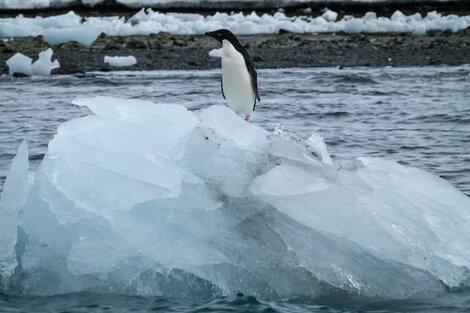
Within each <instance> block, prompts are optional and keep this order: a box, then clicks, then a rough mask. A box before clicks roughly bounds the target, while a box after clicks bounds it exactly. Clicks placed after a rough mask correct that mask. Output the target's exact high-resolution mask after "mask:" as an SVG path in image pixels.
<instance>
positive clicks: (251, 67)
mask: <svg viewBox="0 0 470 313" xmlns="http://www.w3.org/2000/svg"><path fill="white" fill-rule="evenodd" d="M244 54H246V56H245V55H244V56H245V65H246V68H247V70H248V73H250V78H251V86H252V87H253V92H254V93H255V101H254V103H253V111H254V110H255V108H256V99H258V101H261V100H260V98H259V92H258V74H257V73H256V70H255V66H254V65H253V62H252V61H251V59H250V56H249V55H248V53H247V52H246V51H244Z"/></svg>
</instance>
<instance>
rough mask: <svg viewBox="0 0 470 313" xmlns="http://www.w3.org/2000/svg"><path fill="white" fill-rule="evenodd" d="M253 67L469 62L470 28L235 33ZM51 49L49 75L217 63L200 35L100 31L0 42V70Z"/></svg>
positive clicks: (210, 46) (212, 65)
mask: <svg viewBox="0 0 470 313" xmlns="http://www.w3.org/2000/svg"><path fill="white" fill-rule="evenodd" d="M239 39H240V41H241V42H242V43H243V44H244V45H245V47H246V48H247V50H248V52H249V53H250V55H251V56H252V58H253V59H254V62H255V65H256V67H257V68H286V67H331V66H334V67H356V66H371V67H383V66H396V67H403V66H426V65H461V64H470V29H466V30H464V31H461V32H458V33H447V32H436V33H431V34H428V35H426V36H413V35H410V34H360V35H351V34H292V33H285V32H281V33H280V34H275V35H251V36H240V37H239ZM49 47H50V48H52V49H53V50H54V58H57V59H58V60H59V62H60V64H61V68H60V69H57V70H54V72H53V73H54V74H73V73H84V72H90V71H111V70H116V69H117V68H112V67H110V66H109V65H107V64H105V63H104V62H103V59H104V56H105V55H109V56H127V55H133V56H135V57H136V59H137V64H136V65H133V66H131V67H128V68H119V69H120V70H123V69H124V70H177V69H178V70H190V69H209V68H218V67H220V61H219V60H218V59H216V58H211V57H209V56H208V52H209V51H210V50H211V49H214V48H219V44H218V43H217V42H216V41H214V40H212V39H211V38H208V37H205V36H175V35H170V34H167V33H159V34H152V35H150V36H130V37H108V36H106V35H104V34H102V35H101V36H100V37H98V39H97V40H96V41H95V42H94V43H93V44H92V45H91V46H90V47H86V46H83V45H81V44H79V43H76V42H69V43H65V44H61V45H49V44H47V43H46V42H44V40H43V39H42V37H40V36H38V37H35V38H15V39H13V40H9V41H1V40H0V74H6V73H8V68H7V66H6V64H5V61H6V60H7V59H8V58H10V57H11V56H12V55H13V54H15V53H16V52H21V53H23V54H25V55H27V56H29V57H31V58H33V59H36V58H37V54H38V52H40V51H43V50H45V49H47V48H49Z"/></svg>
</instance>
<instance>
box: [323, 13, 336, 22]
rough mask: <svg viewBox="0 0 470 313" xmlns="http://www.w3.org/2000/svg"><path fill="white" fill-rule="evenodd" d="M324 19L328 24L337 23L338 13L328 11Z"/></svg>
mask: <svg viewBox="0 0 470 313" xmlns="http://www.w3.org/2000/svg"><path fill="white" fill-rule="evenodd" d="M322 17H323V18H324V19H325V20H327V21H328V22H335V21H336V19H337V18H338V13H336V12H335V11H331V10H326V12H325V13H323V14H322Z"/></svg>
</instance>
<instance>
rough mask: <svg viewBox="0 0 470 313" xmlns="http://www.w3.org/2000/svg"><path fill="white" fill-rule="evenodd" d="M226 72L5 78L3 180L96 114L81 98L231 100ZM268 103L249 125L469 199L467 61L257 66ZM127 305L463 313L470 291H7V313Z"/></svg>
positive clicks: (200, 104) (3, 301)
mask: <svg viewBox="0 0 470 313" xmlns="http://www.w3.org/2000/svg"><path fill="white" fill-rule="evenodd" d="M219 80H220V72H219V71H159V72H116V73H106V74H104V73H92V74H87V75H80V76H54V77H51V78H35V77H33V78H26V79H16V78H11V77H8V76H3V77H1V78H0V176H1V181H2V183H3V181H4V178H5V175H6V172H7V170H8V166H9V163H10V161H11V159H12V157H13V156H14V154H15V153H16V149H17V148H18V146H19V143H20V141H21V140H22V139H26V140H28V142H29V145H30V160H31V162H32V164H33V167H34V166H35V165H37V164H38V163H39V162H40V160H41V159H42V157H43V155H44V153H45V151H46V150H47V143H48V142H49V140H50V139H51V138H52V137H53V136H54V134H55V132H56V128H57V125H58V124H59V123H61V122H64V121H66V120H70V119H72V118H74V117H78V116H83V115H87V114H89V113H90V112H89V111H88V110H87V109H85V108H83V107H75V106H73V105H72V104H71V103H70V101H71V100H72V99H74V98H75V97H80V96H84V95H86V96H92V95H113V96H120V97H127V98H140V99H149V100H152V101H154V102H160V103H175V104H180V105H184V106H186V107H188V108H189V109H191V110H193V109H194V110H196V109H200V108H204V107H207V106H209V105H212V104H219V103H224V100H223V98H222V95H221V91H220V81H219ZM259 88H260V96H261V103H259V104H258V105H257V110H256V112H255V115H254V118H253V123H255V124H258V125H260V126H262V127H264V128H267V129H273V128H274V127H283V128H284V129H286V130H289V131H291V132H295V133H296V134H297V135H299V136H301V137H308V136H309V135H310V134H311V132H312V131H316V132H318V133H320V134H321V135H322V136H323V137H324V138H325V141H326V143H327V145H328V148H329V151H330V153H331V154H332V157H333V158H334V159H346V158H351V157H354V156H366V155H368V156H380V157H383V158H388V159H392V160H396V161H398V162H400V163H402V164H406V165H411V166H415V167H418V168H422V169H425V170H427V171H430V172H432V173H434V174H437V175H439V176H441V177H443V178H445V179H447V180H448V181H449V182H451V183H452V184H453V185H455V186H456V187H457V188H459V189H460V190H462V191H463V192H464V193H466V194H467V195H470V115H469V113H470V101H469V99H470V67H469V66H462V67H428V68H397V69H395V68H383V69H282V70H261V71H259ZM2 310H5V312H10V311H27V312H53V311H58V312H61V311H71V312H98V311H103V310H111V311H113V312H119V311H122V312H126V311H131V310H132V311H134V310H136V311H151V310H160V311H237V312H238V311H243V310H245V311H326V312H336V311H337V310H346V311H356V310H363V311H377V310H382V311H406V312H408V311H417V312H440V311H455V312H460V311H465V310H470V293H469V291H468V290H459V291H453V292H450V293H449V294H447V295H445V296H441V297H439V298H436V299H426V300H422V301H420V300H416V299H414V300H405V301H404V300H400V301H384V300H378V299H361V298H357V297H354V296H344V295H341V296H337V297H335V296H330V297H328V298H323V299H318V298H317V299H289V300H286V301H282V302H271V301H270V300H269V299H255V298H252V297H245V296H240V297H231V298H219V299H213V300H211V301H209V302H207V300H206V301H203V302H195V301H185V300H181V299H179V300H175V299H165V298H145V297H124V296H117V295H93V294H83V293H81V294H72V295H62V296H55V297H35V298H31V297H16V296H11V295H3V296H0V312H2Z"/></svg>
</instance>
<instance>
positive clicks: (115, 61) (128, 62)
mask: <svg viewBox="0 0 470 313" xmlns="http://www.w3.org/2000/svg"><path fill="white" fill-rule="evenodd" d="M104 63H108V64H109V65H111V66H117V67H124V66H132V65H134V64H137V60H136V59H135V57H133V56H132V55H130V56H127V57H110V56H105V57H104Z"/></svg>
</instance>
